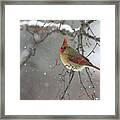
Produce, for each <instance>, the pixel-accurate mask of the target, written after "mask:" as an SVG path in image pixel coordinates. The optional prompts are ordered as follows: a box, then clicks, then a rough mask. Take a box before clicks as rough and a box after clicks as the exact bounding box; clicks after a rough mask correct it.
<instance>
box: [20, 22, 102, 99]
mask: <svg viewBox="0 0 120 120" xmlns="http://www.w3.org/2000/svg"><path fill="white" fill-rule="evenodd" d="M20 100H100V20H20Z"/></svg>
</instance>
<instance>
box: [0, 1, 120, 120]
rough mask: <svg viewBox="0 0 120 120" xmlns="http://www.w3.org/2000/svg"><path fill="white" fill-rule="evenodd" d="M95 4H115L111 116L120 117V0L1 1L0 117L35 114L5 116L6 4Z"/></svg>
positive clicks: (18, 117)
mask: <svg viewBox="0 0 120 120" xmlns="http://www.w3.org/2000/svg"><path fill="white" fill-rule="evenodd" d="M33 3H34V4H35V3H36V4H49V3H50V4H74V5H75V4H77V3H79V4H89V3H90V4H93V3H95V5H96V4H106V5H107V4H108V5H109V4H115V12H116V13H115V87H116V88H115V116H111V117H110V118H118V119H119V77H120V76H119V69H120V68H119V67H118V66H119V58H120V56H119V39H120V38H119V33H120V31H119V28H120V15H119V14H120V2H119V1H114V0H110V1H103V0H101V1H86V0H85V1H73V0H72V1H71V0H70V1H58V2H57V1H49V2H48V1H4V2H1V21H0V22H1V49H0V50H1V51H0V56H1V58H0V59H1V61H0V70H1V74H0V75H1V76H0V86H1V89H0V110H1V112H0V119H1V118H2V119H4V118H7V119H11V118H15V119H20V118H22V119H24V118H25V119H29V118H34V117H35V116H26V115H25V116H22V115H21V116H19V115H18V116H17V115H16V116H9V115H8V116H5V87H4V86H5V4H9V5H12V4H18V5H19V4H25V5H26V4H33ZM63 117H64V118H67V119H68V118H69V117H65V116H63ZM88 117H89V116H86V117H85V116H83V117H82V116H79V117H77V116H76V117H74V116H72V117H71V118H74V119H76V118H77V119H78V118H79V119H80V118H83V119H85V118H87V119H88ZM36 118H37V119H38V118H40V119H45V118H47V119H51V118H52V119H57V118H61V117H60V116H58V117H57V116H56V115H55V116H51V117H50V116H43V117H42V116H39V117H37V116H36ZM90 118H91V119H92V118H96V117H95V116H94V117H92V116H91V117H90ZM100 118H102V119H103V118H106V119H107V118H109V117H107V116H104V117H103V116H101V117H100V116H98V117H97V119H100Z"/></svg>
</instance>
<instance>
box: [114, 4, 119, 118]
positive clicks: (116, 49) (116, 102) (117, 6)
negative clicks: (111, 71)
mask: <svg viewBox="0 0 120 120" xmlns="http://www.w3.org/2000/svg"><path fill="white" fill-rule="evenodd" d="M119 12H120V3H119V2H117V3H116V6H115V116H116V118H119V27H120V21H119V20H120V19H119V17H120V15H119Z"/></svg>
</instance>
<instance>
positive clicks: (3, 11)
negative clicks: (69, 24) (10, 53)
mask: <svg viewBox="0 0 120 120" xmlns="http://www.w3.org/2000/svg"><path fill="white" fill-rule="evenodd" d="M4 116H5V2H3V1H2V2H1V118H2V119H3V118H4Z"/></svg>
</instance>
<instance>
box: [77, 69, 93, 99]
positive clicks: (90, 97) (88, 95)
mask: <svg viewBox="0 0 120 120" xmlns="http://www.w3.org/2000/svg"><path fill="white" fill-rule="evenodd" d="M78 74H79V80H80V83H81V85H82V87H83V88H84V90H85V93H86V95H87V96H88V97H89V98H90V99H91V100H93V98H91V97H90V95H89V94H88V92H87V89H86V87H85V86H84V84H83V82H82V79H81V74H80V71H79V72H78Z"/></svg>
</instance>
